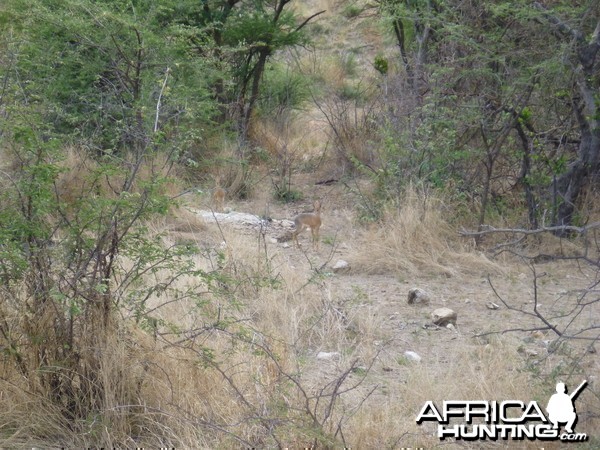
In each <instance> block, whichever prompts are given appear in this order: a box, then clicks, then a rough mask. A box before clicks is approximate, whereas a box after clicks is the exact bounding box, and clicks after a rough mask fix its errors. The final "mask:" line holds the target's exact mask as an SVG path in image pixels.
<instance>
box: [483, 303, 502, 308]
mask: <svg viewBox="0 0 600 450" xmlns="http://www.w3.org/2000/svg"><path fill="white" fill-rule="evenodd" d="M485 306H487V309H499V308H500V306H499V305H497V304H496V303H494V302H489V303H488V304H487V305H485Z"/></svg>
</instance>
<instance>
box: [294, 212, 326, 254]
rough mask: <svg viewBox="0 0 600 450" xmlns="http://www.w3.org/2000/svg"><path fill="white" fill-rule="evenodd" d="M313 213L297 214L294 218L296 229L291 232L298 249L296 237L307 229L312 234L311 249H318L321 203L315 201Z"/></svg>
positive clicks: (298, 244)
mask: <svg viewBox="0 0 600 450" xmlns="http://www.w3.org/2000/svg"><path fill="white" fill-rule="evenodd" d="M314 208H315V209H314V212H311V213H302V214H298V215H297V216H296V217H295V218H294V225H295V226H296V229H295V230H294V231H293V232H292V237H293V238H294V240H295V241H296V245H297V246H298V248H300V243H299V242H298V235H299V234H300V233H302V232H303V231H304V230H306V229H307V228H310V232H311V234H312V242H313V247H315V248H316V249H317V250H318V249H319V228H321V202H320V201H319V200H316V201H315V203H314Z"/></svg>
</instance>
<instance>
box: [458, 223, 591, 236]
mask: <svg viewBox="0 0 600 450" xmlns="http://www.w3.org/2000/svg"><path fill="white" fill-rule="evenodd" d="M596 228H600V222H594V223H591V224H589V225H586V226H583V227H576V226H574V225H559V226H553V227H541V228H537V229H535V230H526V229H524V228H494V227H492V226H489V225H486V226H485V229H484V230H481V231H468V230H461V231H459V232H458V234H459V236H462V237H479V236H485V235H488V234H497V233H511V234H523V235H533V234H541V233H555V232H557V231H562V232H574V233H578V234H585V233H587V232H588V231H590V230H594V229H596Z"/></svg>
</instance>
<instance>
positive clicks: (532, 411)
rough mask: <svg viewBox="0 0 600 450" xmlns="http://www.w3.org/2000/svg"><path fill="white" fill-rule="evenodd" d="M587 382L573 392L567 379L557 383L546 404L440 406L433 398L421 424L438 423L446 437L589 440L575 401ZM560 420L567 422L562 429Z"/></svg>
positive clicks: (449, 403)
mask: <svg viewBox="0 0 600 450" xmlns="http://www.w3.org/2000/svg"><path fill="white" fill-rule="evenodd" d="M586 385H587V380H585V381H583V383H581V384H580V385H579V386H578V387H577V389H575V390H574V391H573V392H572V393H571V394H567V387H566V386H565V384H564V383H557V384H556V394H553V395H552V396H551V397H550V400H549V401H548V406H546V412H547V414H545V413H544V411H543V409H542V408H543V407H540V405H538V402H536V401H534V400H532V401H530V402H529V403H525V402H523V401H521V400H504V401H488V400H446V401H444V402H443V403H442V407H441V408H438V406H436V404H435V403H434V402H432V401H428V402H426V403H425V405H423V408H422V409H421V412H420V413H419V414H418V416H417V420H416V421H417V424H421V423H423V422H436V423H437V436H438V437H439V438H440V439H441V440H444V439H446V438H453V439H456V440H460V439H464V440H470V441H473V440H486V439H490V440H492V441H495V440H498V439H502V440H508V439H513V440H517V441H518V440H524V439H529V440H536V439H539V440H547V441H548V440H561V441H564V442H582V441H587V439H588V436H587V434H585V433H575V432H574V431H573V428H574V427H575V424H576V423H577V412H576V410H575V405H574V401H575V399H576V398H577V396H578V395H579V394H580V393H581V391H583V389H584V388H585V386H586ZM560 424H565V427H564V431H563V432H562V433H561V432H560V430H559V428H560Z"/></svg>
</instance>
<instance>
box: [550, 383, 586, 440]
mask: <svg viewBox="0 0 600 450" xmlns="http://www.w3.org/2000/svg"><path fill="white" fill-rule="evenodd" d="M586 385H587V380H584V381H583V383H581V384H580V385H579V387H578V388H577V389H575V390H574V391H573V393H572V394H571V395H568V394H567V393H566V392H567V387H566V386H565V383H556V394H554V395H552V397H550V400H549V401H548V406H547V407H546V411H548V418H549V419H550V422H552V424H553V425H554V426H553V427H552V428H553V429H555V430H556V429H558V424H559V423H566V424H567V426H566V427H565V431H566V432H567V433H569V434H572V433H573V426H575V422H577V413H576V412H575V405H573V401H574V400H575V398H576V397H577V396H578V395H579V393H580V392H581V391H582V390H583V388H584V387H585V386H586Z"/></svg>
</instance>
